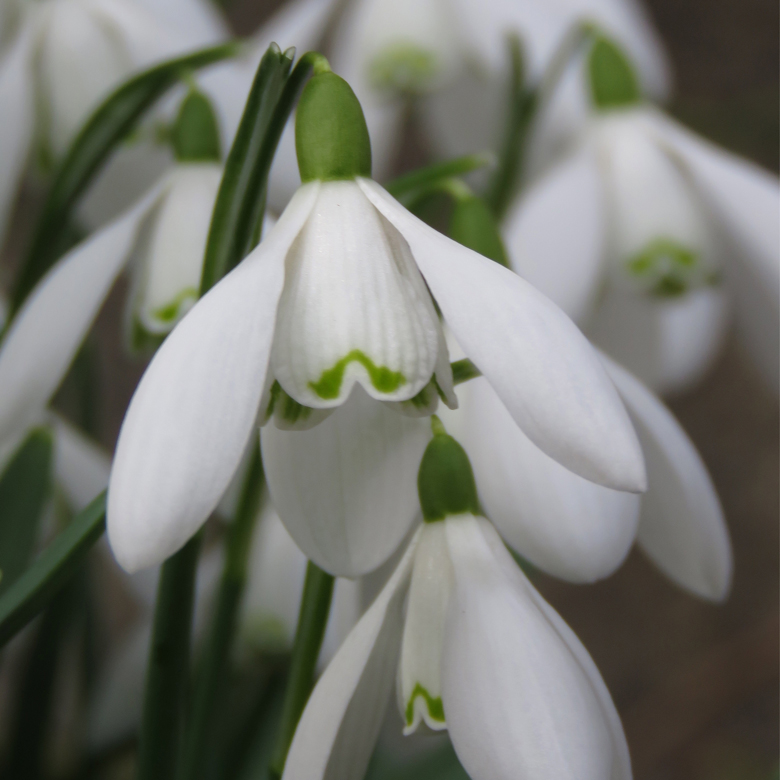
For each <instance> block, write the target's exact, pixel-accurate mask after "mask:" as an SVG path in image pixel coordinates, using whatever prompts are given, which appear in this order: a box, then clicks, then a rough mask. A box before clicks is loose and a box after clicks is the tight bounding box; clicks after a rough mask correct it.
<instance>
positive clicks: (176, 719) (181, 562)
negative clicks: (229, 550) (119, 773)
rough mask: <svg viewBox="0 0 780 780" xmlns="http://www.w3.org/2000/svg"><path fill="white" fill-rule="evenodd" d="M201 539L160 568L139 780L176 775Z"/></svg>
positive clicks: (192, 541) (159, 779)
mask: <svg viewBox="0 0 780 780" xmlns="http://www.w3.org/2000/svg"><path fill="white" fill-rule="evenodd" d="M200 543H201V534H196V535H195V536H193V537H192V539H190V541H189V542H187V544H186V545H184V547H183V548H182V549H181V550H179V552H177V553H176V554H175V555H172V556H171V557H170V558H168V560H167V561H166V562H165V563H164V564H163V567H162V571H161V572H160V583H159V585H158V586H157V606H156V607H155V612H154V626H153V629H152V645H151V648H150V651H149V665H148V667H147V670H146V689H145V691H144V709H143V716H142V720H141V736H140V745H139V755H138V774H137V777H138V778H139V780H171V778H173V777H175V776H176V774H175V773H176V767H177V765H178V763H179V759H180V755H181V749H182V741H183V737H184V734H183V728H184V708H185V704H186V694H187V684H188V680H189V674H190V663H189V660H190V635H191V633H192V607H193V602H194V595H195V573H196V571H197V566H198V553H199V551H200Z"/></svg>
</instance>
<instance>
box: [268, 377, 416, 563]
mask: <svg viewBox="0 0 780 780" xmlns="http://www.w3.org/2000/svg"><path fill="white" fill-rule="evenodd" d="M430 436H431V433H430V425H429V423H428V421H427V420H423V419H415V418H412V417H407V416H405V415H401V414H398V413H397V412H394V411H392V410H390V409H388V408H387V407H385V405H384V404H381V403H377V402H376V401H374V400H373V399H371V398H369V397H368V396H367V395H366V394H365V393H364V392H363V391H362V390H361V389H360V388H355V390H354V391H353V393H352V395H351V396H350V398H349V399H348V400H347V402H346V403H345V404H344V405H343V406H341V407H339V408H338V409H337V410H336V411H335V412H334V413H333V414H332V415H331V416H330V417H329V418H328V419H327V420H325V421H324V422H322V423H320V424H319V425H318V426H316V427H315V428H312V429H311V430H308V431H280V430H278V429H277V428H276V426H274V425H273V424H268V425H266V426H265V427H264V428H263V429H262V432H261V442H262V445H263V464H264V467H265V473H266V478H267V480H268V488H269V490H270V492H271V496H272V498H273V501H274V505H275V506H276V508H277V510H278V512H279V516H280V517H281V518H282V522H283V523H284V524H285V526H286V527H287V530H288V531H289V532H290V535H291V536H292V538H293V539H294V540H295V542H296V543H297V544H298V546H299V547H300V548H301V549H302V550H303V552H304V553H305V554H306V556H307V557H309V558H311V559H312V560H313V561H314V562H315V563H316V564H317V565H318V566H320V567H322V568H323V569H325V570H326V571H329V572H331V573H332V574H337V575H340V576H345V577H355V576H359V575H361V574H365V573H366V572H369V571H372V570H373V569H375V568H377V567H378V566H380V565H381V564H382V563H383V562H384V561H385V560H387V558H389V557H390V556H391V555H392V554H393V552H395V550H396V549H397V548H398V546H399V545H400V543H401V541H402V540H403V538H404V537H405V536H406V534H407V532H408V531H409V528H410V527H411V524H412V522H413V521H414V518H415V516H416V515H417V514H418V512H419V504H418V499H417V470H418V468H419V465H420V459H421V458H422V454H423V452H424V450H425V447H426V445H427V443H428V440H429V439H430Z"/></svg>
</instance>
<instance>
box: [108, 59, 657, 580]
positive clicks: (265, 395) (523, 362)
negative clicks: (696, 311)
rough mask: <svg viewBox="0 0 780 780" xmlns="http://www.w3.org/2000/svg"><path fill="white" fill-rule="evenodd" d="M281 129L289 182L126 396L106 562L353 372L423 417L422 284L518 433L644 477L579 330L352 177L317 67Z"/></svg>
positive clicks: (336, 108) (439, 384)
mask: <svg viewBox="0 0 780 780" xmlns="http://www.w3.org/2000/svg"><path fill="white" fill-rule="evenodd" d="M296 135H297V147H298V161H299V166H300V170H301V178H302V180H303V182H304V184H303V185H302V186H301V188H300V189H299V190H298V192H297V193H296V195H295V196H294V198H293V200H292V201H291V202H290V204H289V206H288V207H287V208H286V209H285V211H284V213H283V214H282V215H281V217H280V219H279V221H278V223H277V224H276V226H275V227H274V229H273V230H272V231H271V232H270V233H269V234H268V236H267V238H266V239H265V240H264V241H263V242H262V243H261V244H260V245H259V246H258V247H257V249H256V250H254V251H253V252H252V254H250V255H249V256H248V257H247V258H246V259H245V260H244V262H242V263H241V264H240V265H239V266H238V267H237V268H236V269H235V270H234V271H233V272H231V273H230V274H229V275H228V276H226V277H225V278H224V279H223V280H222V281H221V282H220V283H219V284H218V285H216V286H215V287H214V288H213V289H212V290H211V291H210V292H209V293H208V294H207V295H206V296H204V298H203V299H202V300H201V301H200V302H199V303H198V304H197V305H196V306H195V307H194V308H193V310H192V311H191V312H190V313H189V314H188V315H187V316H186V317H185V318H184V320H183V321H182V323H181V325H180V326H179V327H177V328H176V330H175V331H174V332H173V334H172V335H171V337H170V338H169V339H168V340H166V342H165V344H164V345H163V347H162V348H161V350H160V351H159V352H158V353H157V355H156V356H155V359H154V361H153V362H152V364H151V365H150V367H149V369H148V370H147V373H146V375H145V376H144V378H143V379H142V381H141V384H140V385H139V387H138V390H137V391H136V394H135V396H134V398H133V400H132V402H131V404H130V407H129V409H128V413H127V416H126V417H125V421H124V424H123V427H122V431H121V434H120V439H119V443H118V446H117V454H116V459H115V463H114V469H113V473H112V480H111V486H110V490H109V506H108V532H109V538H110V539H111V543H112V546H113V548H114V552H115V554H116V555H117V558H118V559H119V561H120V563H122V565H123V566H125V567H126V568H127V569H129V570H133V569H137V568H141V567H144V566H148V565H151V564H153V563H155V562H157V561H159V560H161V559H163V558H165V557H166V556H168V555H170V554H171V553H173V552H175V551H176V550H177V549H178V548H179V547H181V545H183V544H184V543H185V541H186V540H187V539H188V538H189V537H190V536H191V535H192V534H193V533H194V532H195V531H196V530H197V528H198V527H199V526H200V525H201V524H202V523H203V522H204V520H205V519H206V518H207V517H208V515H209V514H210V513H211V511H212V510H213V509H214V507H215V506H216V504H217V502H218V501H219V499H220V496H221V495H222V493H223V492H224V490H225V488H226V486H227V484H228V482H229V481H230V479H231V478H232V476H233V474H234V472H235V470H236V467H237V466H238V462H239V460H240V458H241V455H242V453H243V451H244V449H245V447H246V444H247V441H248V440H249V437H250V435H251V434H252V431H253V429H254V425H255V424H256V422H257V421H258V419H259V420H261V421H262V420H263V419H265V418H266V417H267V416H268V415H269V414H271V413H272V414H273V415H274V416H275V418H276V420H277V423H278V424H279V425H280V426H283V427H300V426H301V425H303V426H311V425H314V424H317V423H319V422H320V421H321V420H322V419H323V418H324V417H325V416H327V415H329V414H330V413H331V412H332V411H333V410H334V409H336V407H339V406H341V405H342V404H344V403H345V401H346V400H347V398H348V396H349V395H350V393H351V391H352V388H353V387H354V386H355V385H356V384H358V385H360V386H361V387H362V389H363V390H364V391H365V392H366V393H367V395H368V396H369V397H371V398H373V399H374V400H375V401H376V402H385V403H390V404H393V405H394V408H395V409H397V410H398V411H400V412H402V413H405V414H411V415H419V414H421V413H430V412H431V411H433V409H434V408H435V406H436V404H437V402H438V397H439V396H440V397H442V398H443V399H444V400H445V402H447V403H448V404H449V405H453V406H454V405H455V404H456V400H455V396H454V394H453V392H452V374H451V369H450V365H449V358H448V353H447V348H446V343H445V341H444V337H443V334H442V328H441V325H440V324H439V319H438V317H437V315H436V310H435V308H434V305H433V299H432V297H431V296H433V297H435V299H436V302H437V303H438V306H439V308H440V310H441V312H442V315H443V318H444V319H445V321H447V322H448V323H449V326H450V327H451V328H452V330H453V332H454V333H455V334H456V337H457V339H458V341H459V343H460V344H461V345H462V346H463V348H464V349H465V351H466V352H467V354H468V355H469V357H471V358H472V359H473V360H474V362H475V363H477V364H478V365H479V368H480V369H481V371H482V373H483V374H484V375H485V377H486V378H487V379H488V381H489V382H490V383H491V384H492V385H493V387H494V388H495V389H496V392H498V393H499V395H500V396H501V397H502V399H503V400H504V402H505V403H506V405H507V408H508V409H509V410H510V413H511V414H512V416H513V418H514V419H515V421H516V422H517V423H518V425H520V426H521V427H522V428H523V429H524V430H525V431H526V433H527V435H528V436H529V437H530V438H531V439H532V440H534V441H535V442H536V443H537V444H538V445H539V446H540V447H541V448H542V449H544V450H545V451H546V452H548V453H549V454H550V455H551V456H552V457H555V458H556V459H558V460H559V461H560V462H561V463H563V464H564V465H566V466H567V467H568V468H571V469H572V470H574V471H577V472H578V473H582V474H584V475H586V476H588V477H589V478H592V479H594V480H596V481H599V482H603V483H606V484H609V485H612V486H614V487H618V488H622V489H628V490H642V489H644V479H645V478H644V467H643V462H642V456H641V451H640V449H639V445H638V442H637V440H636V437H635V434H634V432H633V429H632V428H631V425H630V422H629V420H628V417H627V415H626V413H625V410H624V409H623V407H622V405H621V403H620V401H619V399H618V397H617V394H616V392H615V389H614V387H613V386H612V384H611V383H610V381H609V379H608V378H607V376H606V374H605V373H604V371H603V368H602V367H601V364H600V363H599V361H598V358H597V357H596V355H595V354H594V353H593V352H592V350H591V348H590V346H589V344H588V343H587V341H586V340H585V339H584V337H583V336H582V335H581V334H580V333H579V331H578V330H577V329H576V327H575V326H574V325H573V324H572V323H571V321H570V320H569V319H568V318H567V317H566V316H565V315H563V314H562V312H560V311H559V310H558V309H557V308H556V307H555V306H553V305H552V304H551V303H550V302H549V301H547V299H546V298H544V297H543V296H541V295H539V294H538V293H537V292H536V291H535V290H534V289H533V288H532V287H530V285H528V284H526V283H525V282H524V281H523V280H521V279H520V278H519V277H517V276H516V275H514V274H512V273H511V272H510V271H508V270H507V269H505V268H500V267H498V266H497V265H496V264H495V263H492V262H491V261H489V260H487V259H486V258H484V257H482V256H480V255H478V254H476V253H475V252H472V251H470V250H468V249H466V248H464V247H462V246H460V245H459V244H457V243H455V242H454V241H452V240H450V239H448V238H446V237H445V236H443V235H441V234H440V233H437V232H436V231H435V230H433V229H431V228H430V227H428V226H427V225H425V224H424V223H422V222H421V221H419V220H418V219H416V218H415V217H414V216H412V215H411V214H410V213H409V212H408V211H406V209H404V208H403V207H402V206H401V205H400V204H399V203H398V202H397V201H395V200H394V199H393V198H392V197H391V196H390V195H389V194H388V193H387V192H386V191H385V190H384V189H382V188H381V187H380V186H379V185H377V184H376V183H375V182H373V181H372V180H371V179H370V178H369V176H370V172H371V151H370V142H369V138H368V132H367V130H366V124H365V120H364V117H363V113H362V110H361V108H360V104H359V103H358V101H357V99H356V98H355V96H354V93H353V92H352V90H351V89H350V88H349V86H348V85H347V83H346V82H345V81H343V80H342V79H341V78H339V77H338V76H336V75H335V74H333V73H331V72H330V70H329V69H328V68H327V65H322V66H321V67H320V68H319V71H318V72H317V73H316V74H315V75H314V76H313V78H312V79H311V81H310V82H309V84H308V85H307V86H306V89H305V90H304V92H303V94H302V96H301V101H300V104H299V107H298V112H297V120H296ZM428 290H430V292H429V291H428ZM272 492H273V489H272ZM282 519H284V512H282ZM290 530H291V533H293V531H292V529H290ZM391 536H392V537H393V538H394V539H395V542H396V544H397V542H398V541H399V537H398V535H396V534H393V535H391ZM401 536H402V535H401ZM393 551H394V550H393V549H387V550H382V551H381V554H380V555H379V556H378V558H379V560H377V556H376V555H375V556H372V565H373V566H377V565H379V564H380V563H381V562H382V560H385V559H386V558H387V557H389V556H390V555H391V554H392V552H393ZM364 563H365V565H368V563H367V561H365V562H364ZM361 568H362V567H360V566H356V567H355V568H353V570H352V571H350V572H349V574H350V576H357V575H359V574H361V573H364V572H365V571H367V570H368V569H365V568H364V569H362V571H361ZM333 573H336V574H342V573H344V572H341V571H337V570H335V567H334V568H333Z"/></svg>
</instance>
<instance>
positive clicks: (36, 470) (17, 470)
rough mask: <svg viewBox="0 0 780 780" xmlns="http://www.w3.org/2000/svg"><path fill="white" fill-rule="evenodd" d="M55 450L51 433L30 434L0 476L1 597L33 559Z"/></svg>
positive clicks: (47, 494)
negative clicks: (53, 449)
mask: <svg viewBox="0 0 780 780" xmlns="http://www.w3.org/2000/svg"><path fill="white" fill-rule="evenodd" d="M52 448H53V442H52V435H51V431H49V430H48V429H47V428H37V429H35V430H33V431H31V432H30V434H29V435H28V436H27V438H26V439H25V440H24V442H23V443H22V444H21V446H20V447H19V448H18V449H17V450H16V452H15V453H14V455H13V458H12V459H11V461H10V462H9V464H8V466H7V467H6V469H5V471H4V472H3V475H2V476H0V572H2V577H1V578H0V596H2V595H3V594H4V593H6V592H7V591H8V589H9V588H10V587H11V586H12V585H13V584H14V582H16V580H17V579H18V578H19V576H20V575H21V574H22V572H24V570H25V569H26V568H27V564H28V563H29V562H30V559H31V558H32V554H33V550H34V549H35V542H36V540H37V538H38V529H39V528H40V520H41V515H42V514H43V508H44V506H45V505H46V499H47V498H48V496H49V489H50V483H51V465H52Z"/></svg>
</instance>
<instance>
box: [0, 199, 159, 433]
mask: <svg viewBox="0 0 780 780" xmlns="http://www.w3.org/2000/svg"><path fill="white" fill-rule="evenodd" d="M159 194H160V187H159V186H158V187H155V188H154V189H153V190H152V191H151V192H149V193H148V194H147V195H146V196H145V197H144V198H142V200H141V201H140V202H139V203H137V204H136V205H135V206H134V207H133V208H132V209H130V211H128V212H126V213H125V214H124V215H123V216H121V217H119V218H117V219H116V220H114V221H113V222H111V223H110V224H108V225H106V227H104V228H102V229H101V230H99V231H98V232H96V233H93V234H92V235H91V236H89V237H88V238H87V239H85V240H84V241H82V242H81V243H80V244H79V245H78V246H76V247H74V248H73V249H71V250H70V252H68V253H67V254H66V255H65V256H64V257H63V258H61V259H60V260H59V262H57V264H56V265H55V266H54V267H53V268H52V269H51V270H50V271H49V272H48V273H47V274H46V276H44V277H43V279H41V281H40V282H39V283H38V285H37V286H36V288H35V289H34V290H33V291H32V293H30V295H29V297H28V298H27V300H26V301H25V303H24V305H23V306H22V308H21V309H20V311H19V313H18V314H17V316H16V318H15V319H14V320H13V322H12V323H11V327H10V329H9V331H8V333H7V335H6V337H5V339H4V340H3V344H2V348H0V436H6V435H8V433H9V432H10V431H12V430H15V429H18V428H21V427H24V426H26V425H28V424H29V422H30V420H32V419H33V418H35V417H36V415H38V414H40V410H41V409H43V408H44V407H45V406H46V405H47V404H48V402H49V399H50V398H51V396H52V395H53V394H54V392H55V390H56V389H57V387H58V386H59V384H60V382H61V381H62V378H63V377H64V376H65V373H66V372H67V370H68V367H69V366H70V364H71V361H72V360H73V357H74V356H75V354H76V352H77V351H78V348H79V346H80V344H81V342H82V340H83V339H84V336H85V335H86V334H87V332H88V331H89V328H90V327H91V325H92V322H93V321H94V319H95V316H96V315H97V313H98V311H99V310H100V307H101V305H102V304H103V301H104V299H105V297H106V295H108V291H109V290H110V289H111V286H112V285H113V284H114V281H115V280H116V278H117V276H118V275H119V273H120V271H121V270H122V268H124V266H125V263H126V262H127V261H128V259H129V256H130V252H131V249H132V247H133V244H134V242H135V239H136V235H137V232H138V228H139V225H140V223H141V220H142V219H143V218H144V217H145V216H146V215H147V214H148V213H149V211H150V209H152V208H153V207H154V205H155V203H156V201H157V198H158V197H159Z"/></svg>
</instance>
